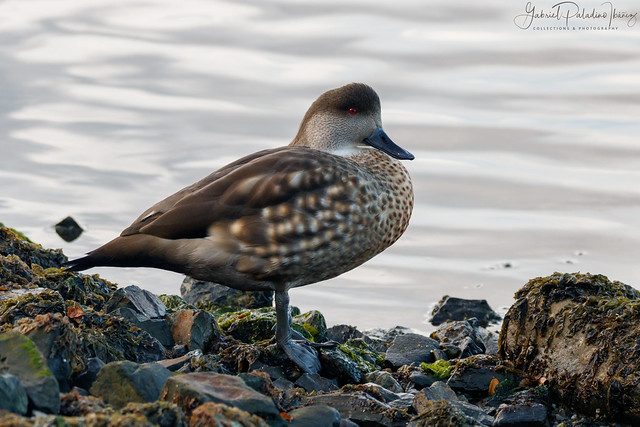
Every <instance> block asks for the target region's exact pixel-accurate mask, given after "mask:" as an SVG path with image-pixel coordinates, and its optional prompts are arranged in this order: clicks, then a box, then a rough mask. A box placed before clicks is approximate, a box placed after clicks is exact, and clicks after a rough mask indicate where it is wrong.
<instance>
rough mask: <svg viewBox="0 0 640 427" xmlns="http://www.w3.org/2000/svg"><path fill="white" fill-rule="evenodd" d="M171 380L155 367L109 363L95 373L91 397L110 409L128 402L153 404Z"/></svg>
mask: <svg viewBox="0 0 640 427" xmlns="http://www.w3.org/2000/svg"><path fill="white" fill-rule="evenodd" d="M171 376H172V373H171V371H169V370H168V369H166V368H165V367H163V366H162V365H159V364H157V363H145V364H142V365H140V364H137V363H134V362H130V361H128V360H124V361H120V362H111V363H108V364H106V365H105V366H104V367H103V368H102V369H101V370H100V372H99V373H98V377H97V379H96V381H95V382H94V383H93V385H92V386H91V394H92V395H93V396H97V397H101V398H102V399H103V400H104V401H105V402H106V403H108V404H109V405H111V406H113V407H114V408H122V407H124V406H125V405H126V404H127V403H129V402H153V401H154V400H157V399H158V397H159V396H160V392H161V391H162V389H163V387H164V385H165V383H166V382H167V379H168V378H169V377H171Z"/></svg>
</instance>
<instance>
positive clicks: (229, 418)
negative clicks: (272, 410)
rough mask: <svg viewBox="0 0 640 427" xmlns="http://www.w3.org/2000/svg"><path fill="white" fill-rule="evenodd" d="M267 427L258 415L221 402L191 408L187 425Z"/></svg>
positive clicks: (192, 426) (199, 426)
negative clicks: (191, 411)
mask: <svg viewBox="0 0 640 427" xmlns="http://www.w3.org/2000/svg"><path fill="white" fill-rule="evenodd" d="M226 426H238V427H269V425H268V424H267V423H266V422H265V421H264V420H263V419H262V418H260V417H258V416H256V415H251V414H250V413H248V412H246V411H243V410H241V409H238V408H234V407H231V406H227V405H223V404H222V403H215V402H207V403H204V404H202V405H200V406H198V407H197V408H196V409H194V410H193V413H192V414H191V417H190V418H189V427H226Z"/></svg>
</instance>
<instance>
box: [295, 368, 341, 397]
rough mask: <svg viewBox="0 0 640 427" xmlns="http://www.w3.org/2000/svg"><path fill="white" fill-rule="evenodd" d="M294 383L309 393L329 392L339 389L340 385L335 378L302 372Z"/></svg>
mask: <svg viewBox="0 0 640 427" xmlns="http://www.w3.org/2000/svg"><path fill="white" fill-rule="evenodd" d="M294 385H295V386H297V387H302V388H303V389H305V390H306V391H307V393H311V392H312V391H316V392H327V391H332V390H338V385H337V383H336V381H335V380H329V379H327V378H325V377H323V376H320V375H319V374H306V373H305V374H302V375H301V376H300V378H298V379H297V380H296V382H295V384H294Z"/></svg>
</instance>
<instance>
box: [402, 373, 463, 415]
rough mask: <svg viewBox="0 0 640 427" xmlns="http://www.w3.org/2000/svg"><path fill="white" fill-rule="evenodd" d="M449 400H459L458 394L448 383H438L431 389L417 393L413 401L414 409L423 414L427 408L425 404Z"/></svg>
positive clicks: (426, 388) (430, 387) (432, 385)
mask: <svg viewBox="0 0 640 427" xmlns="http://www.w3.org/2000/svg"><path fill="white" fill-rule="evenodd" d="M443 399H444V400H448V401H449V402H453V401H456V400H458V396H457V395H456V392H455V391H453V390H452V389H451V387H449V386H448V385H447V384H446V383H444V382H442V381H436V382H435V383H433V384H431V386H429V387H425V388H423V389H422V390H421V391H419V392H418V393H416V395H415V397H414V399H413V407H414V408H415V410H416V412H417V413H420V412H422V410H423V409H424V408H425V402H426V401H428V400H443Z"/></svg>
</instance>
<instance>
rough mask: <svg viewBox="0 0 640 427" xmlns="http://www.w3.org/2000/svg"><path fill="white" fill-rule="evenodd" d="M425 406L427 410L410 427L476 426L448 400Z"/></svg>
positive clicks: (410, 423)
mask: <svg viewBox="0 0 640 427" xmlns="http://www.w3.org/2000/svg"><path fill="white" fill-rule="evenodd" d="M425 406H426V408H425V409H424V410H423V411H422V412H421V413H420V414H418V416H417V417H414V418H412V419H411V421H410V422H409V424H407V426H408V427H455V426H460V427H462V426H467V425H474V424H475V423H473V420H468V418H467V416H466V415H465V414H464V413H463V412H462V411H461V410H459V409H457V408H455V407H453V406H452V405H451V403H450V402H448V401H446V400H431V401H427V402H425ZM470 422H471V423H473V424H471V423H470Z"/></svg>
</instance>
